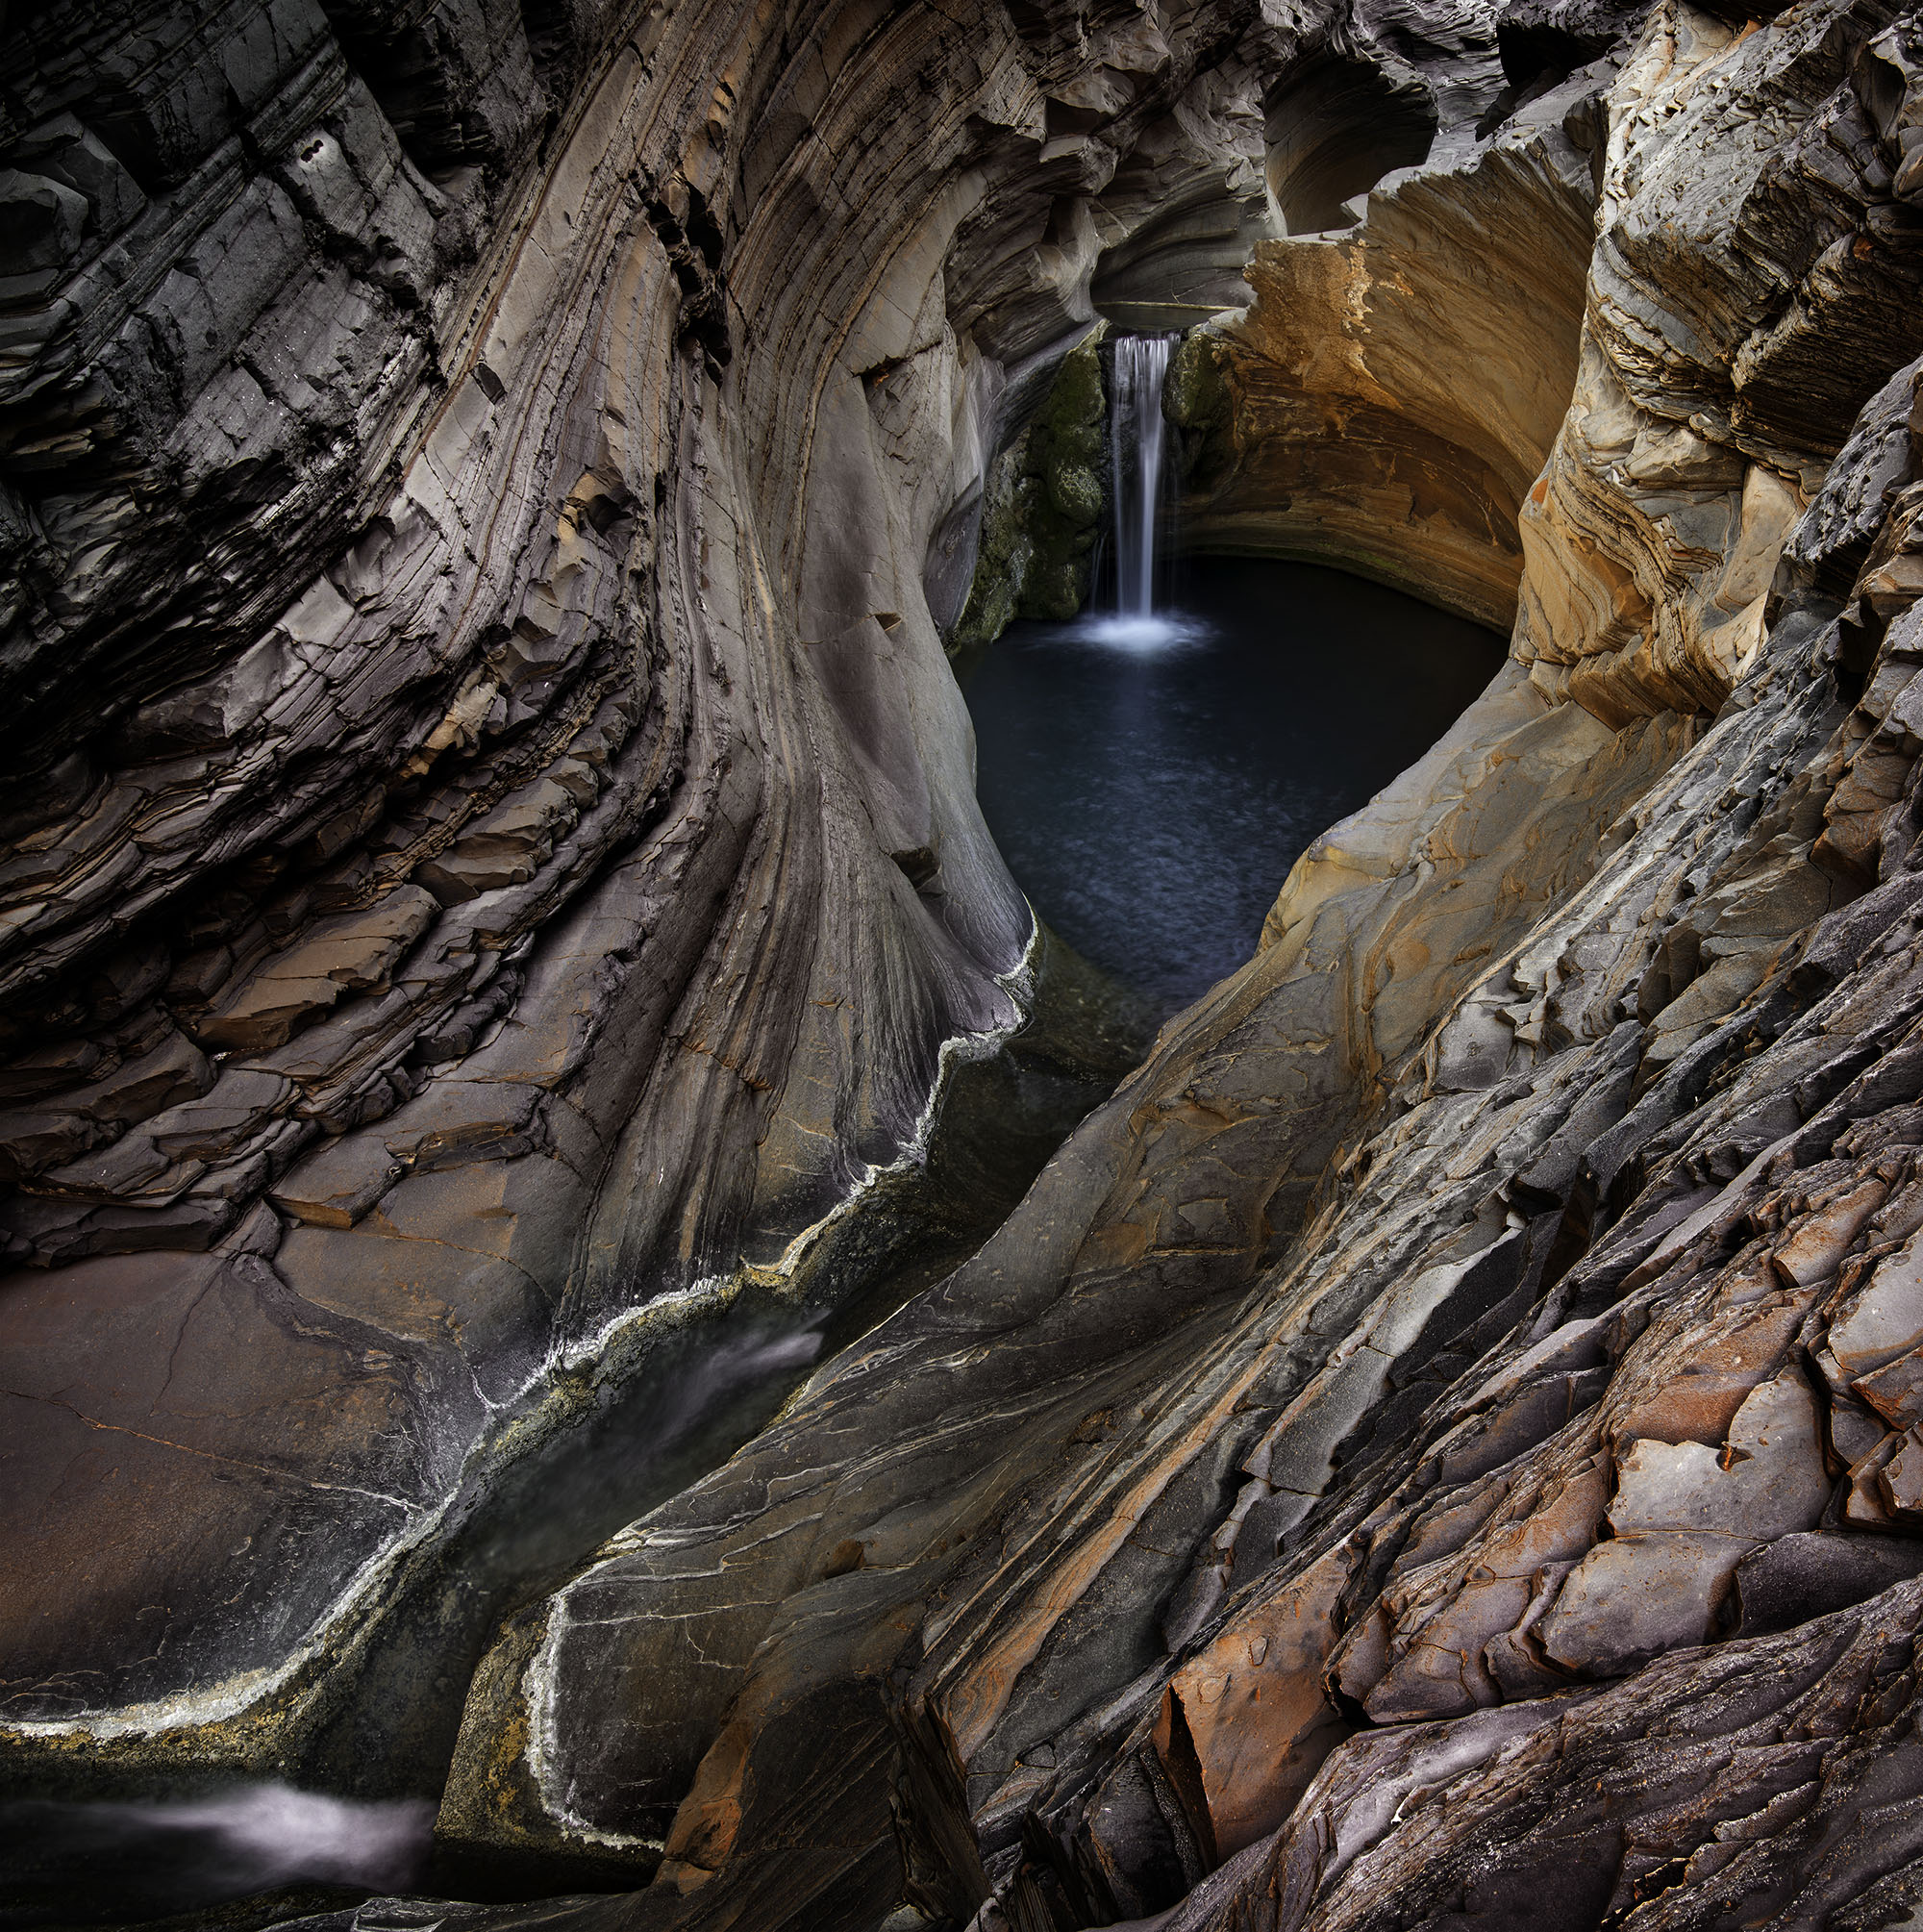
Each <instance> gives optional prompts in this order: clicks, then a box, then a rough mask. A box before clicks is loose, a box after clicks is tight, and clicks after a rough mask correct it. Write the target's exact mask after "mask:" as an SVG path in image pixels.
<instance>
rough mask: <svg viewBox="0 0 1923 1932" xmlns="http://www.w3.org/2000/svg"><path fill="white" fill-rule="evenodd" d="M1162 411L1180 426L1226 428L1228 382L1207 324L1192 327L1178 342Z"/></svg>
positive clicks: (1169, 366) (1209, 428)
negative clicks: (1206, 326) (1201, 326)
mask: <svg viewBox="0 0 1923 1932" xmlns="http://www.w3.org/2000/svg"><path fill="white" fill-rule="evenodd" d="M1161 413H1162V414H1163V415H1165V416H1166V417H1167V418H1168V420H1169V421H1170V422H1172V423H1174V424H1175V425H1176V427H1177V428H1178V429H1191V430H1216V429H1225V428H1227V426H1228V421H1229V385H1228V383H1227V381H1226V380H1225V379H1224V377H1223V374H1222V364H1221V360H1220V353H1219V350H1218V348H1217V346H1216V342H1215V339H1214V337H1213V336H1211V335H1210V334H1209V333H1208V331H1207V330H1206V328H1203V329H1191V330H1190V331H1189V332H1188V334H1187V335H1186V336H1184V337H1183V339H1181V341H1179V342H1178V343H1177V344H1176V345H1175V353H1174V354H1173V355H1172V356H1170V357H1169V359H1168V375H1167V378H1166V379H1165V380H1164V382H1163V384H1162V389H1161Z"/></svg>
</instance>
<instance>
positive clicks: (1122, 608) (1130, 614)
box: [1103, 336, 1176, 644]
mask: <svg viewBox="0 0 1923 1932" xmlns="http://www.w3.org/2000/svg"><path fill="white" fill-rule="evenodd" d="M1174 341H1175V338H1174V337H1173V336H1121V337H1118V338H1117V339H1116V341H1115V353H1114V363H1113V369H1114V377H1113V396H1112V399H1111V404H1110V408H1109V450H1110V457H1111V475H1112V477H1113V479H1114V510H1115V612H1116V615H1115V618H1114V619H1113V620H1112V621H1111V623H1109V624H1107V625H1105V626H1104V627H1103V628H1104V630H1105V631H1106V632H1107V633H1108V634H1109V635H1110V636H1111V638H1112V639H1113V640H1115V641H1117V642H1122V643H1134V644H1153V643H1161V642H1164V641H1166V640H1167V639H1168V638H1170V637H1172V636H1173V635H1174V632H1175V629H1176V627H1175V626H1174V625H1172V624H1170V623H1168V622H1167V620H1166V619H1164V618H1159V617H1158V616H1157V615H1156V614H1155V581H1156V554H1155V550H1156V546H1155V538H1156V522H1157V513H1158V511H1159V509H1160V507H1161V476H1162V451H1163V441H1164V437H1163V431H1164V427H1165V426H1164V424H1163V421H1162V414H1161V386H1162V382H1163V380H1164V378H1165V377H1166V376H1167V374H1168V355H1169V350H1170V348H1171V347H1172V346H1173V344H1174Z"/></svg>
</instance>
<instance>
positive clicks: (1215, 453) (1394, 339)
mask: <svg viewBox="0 0 1923 1932" xmlns="http://www.w3.org/2000/svg"><path fill="white" fill-rule="evenodd" d="M1310 71H1311V74H1312V75H1313V74H1323V73H1324V72H1325V69H1324V68H1323V67H1322V66H1321V65H1319V64H1311V69H1310ZM1607 78H1608V69H1607V66H1606V65H1605V66H1604V67H1602V68H1599V69H1596V70H1586V71H1585V72H1584V73H1583V74H1582V75H1581V76H1579V77H1578V78H1576V79H1574V80H1572V81H1569V82H1567V83H1565V84H1564V85H1563V86H1562V87H1561V88H1558V89H1556V90H1555V91H1553V92H1551V93H1549V94H1547V95H1545V96H1543V97H1541V98H1540V99H1538V100H1537V101H1536V102H1535V103H1533V104H1532V105H1531V106H1530V107H1529V108H1527V109H1525V110H1524V111H1523V112H1522V113H1520V114H1519V115H1517V116H1515V117H1513V118H1512V119H1511V120H1510V121H1509V122H1508V123H1507V124H1506V125H1505V126H1504V128H1503V129H1502V131H1501V132H1500V133H1499V134H1498V135H1497V136H1496V137H1495V138H1494V139H1493V140H1489V141H1481V142H1479V141H1477V140H1476V138H1474V136H1473V133H1472V132H1471V131H1469V130H1466V129H1461V130H1457V131H1454V132H1452V133H1451V134H1449V135H1446V136H1445V137H1444V138H1442V139H1441V140H1440V141H1439V142H1438V143H1437V147H1436V156H1435V158H1434V160H1433V161H1432V163H1431V164H1430V165H1429V166H1427V167H1424V168H1419V169H1415V170H1412V171H1404V172H1401V173H1398V174H1394V175H1392V176H1391V177H1390V179H1389V180H1388V181H1386V183H1384V184H1383V185H1382V186H1381V187H1379V188H1376V190H1375V191H1374V192H1373V193H1371V194H1370V195H1369V196H1368V201H1367V213H1366V218H1365V220H1364V221H1363V223H1362V225H1361V227H1360V228H1358V229H1356V230H1355V231H1354V233H1353V235H1349V236H1342V235H1336V236H1327V237H1322V238H1303V239H1296V240H1289V241H1281V242H1275V241H1271V242H1266V243H1263V244H1261V245H1260V246H1258V248H1257V249H1256V251H1255V257H1254V260H1253V262H1252V263H1251V264H1250V267H1249V270H1248V276H1249V281H1250V282H1251V283H1252V284H1253V286H1254V289H1255V298H1256V299H1255V304H1254V307H1253V308H1251V309H1250V310H1249V311H1248V313H1247V314H1245V315H1244V316H1242V317H1240V318H1239V319H1235V320H1228V321H1224V322H1220V323H1217V324H1213V325H1211V328H1210V329H1209V330H1208V331H1207V332H1205V333H1203V334H1202V335H1200V336H1198V337H1193V338H1191V339H1190V340H1189V343H1188V345H1187V347H1186V352H1185V354H1186V360H1187V361H1189V362H1190V363H1191V364H1194V365H1195V366H1194V367H1193V368H1192V369H1191V371H1190V372H1189V373H1188V376H1187V385H1188V387H1187V389H1183V388H1182V387H1180V386H1179V387H1178V389H1177V393H1176V395H1175V398H1174V401H1173V413H1174V414H1175V417H1176V420H1177V421H1178V422H1179V423H1181V424H1182V425H1183V426H1184V428H1185V429H1186V431H1187V437H1188V449H1187V457H1188V464H1189V475H1188V489H1187V493H1186V496H1185V497H1184V500H1183V502H1182V506H1181V518H1182V520H1181V534H1182V540H1183V542H1184V543H1185V544H1188V545H1192V546H1193V547H1195V548H1198V549H1205V550H1206V549H1229V550H1241V551H1255V552H1266V553H1270V554H1275V555H1283V556H1308V557H1314V558H1318V559H1321V560H1323V561H1327V562H1332V563H1338V564H1340V565H1342V566H1343V567H1345V568H1347V569H1352V570H1356V571H1359V572H1360V573H1361V574H1362V575H1365V576H1370V577H1376V578H1379V579H1381V580H1382V581H1384V582H1386V583H1390V584H1394V585H1396V586H1398V587H1399V588H1401V589H1404V590H1412V591H1414V592H1415V593H1416V594H1418V595H1421V596H1423V597H1426V598H1428V599H1430V600H1432V601H1434V602H1436V603H1440V604H1442V605H1444V606H1445V607H1446V608H1448V609H1450V610H1453V611H1456V612H1459V613H1460V614H1461V615H1464V616H1469V617H1473V618H1475V619H1476V620H1477V621H1479V622H1481V623H1486V624H1488V625H1490V626H1492V627H1495V628H1498V629H1503V630H1507V629H1508V628H1509V626H1510V623H1511V619H1512V617H1513V615H1514V610H1515V596H1516V585H1517V581H1518V578H1519V576H1520V574H1521V568H1522V551H1521V544H1520V539H1519V538H1518V534H1517V528H1516V525H1517V518H1518V515H1519V513H1520V512H1521V509H1522V507H1523V502H1524V498H1525V497H1526V495H1527V494H1528V491H1529V489H1530V488H1531V486H1532V485H1533V484H1534V483H1535V481H1536V475H1537V473H1538V471H1540V469H1541V467H1542V464H1543V460H1544V458H1545V457H1546V456H1547V455H1548V453H1549V449H1550V446H1551V443H1552V442H1553V440H1554V439H1555V437H1556V434H1557V427H1558V425H1559V424H1560V423H1561V419H1562V414H1563V412H1564V410H1565V409H1566V408H1567V406H1568V402H1569V395H1570V390H1571V388H1572V385H1573V384H1574V381H1575V376H1576V348H1577V341H1578V338H1579V333H1580V328H1581V321H1582V314H1583V292H1584V280H1585V275H1586V269H1587V265H1588V260H1589V252H1590V246H1591V241H1592V232H1593V226H1594V219H1595V215H1594V207H1593V203H1594V183H1593V174H1592V159H1591V152H1590V151H1586V150H1585V148H1584V147H1581V146H1579V145H1578V144H1577V142H1578V140H1582V141H1585V142H1586V143H1587V144H1588V149H1589V150H1591V151H1592V150H1593V149H1594V147H1595V146H1596V145H1597V143H1598V139H1599V137H1598V134H1597V120H1598V113H1597V105H1598V103H1597V95H1598V89H1599V88H1600V87H1601V85H1602V84H1603V83H1604V82H1605V81H1606V80H1607ZM1328 85H1330V86H1338V85H1339V84H1338V83H1336V82H1335V81H1330V82H1328ZM1342 98H1344V99H1346V96H1344V97H1342ZM1202 364H1207V365H1208V366H1207V367H1206V368H1204V367H1203V366H1201V365H1202Z"/></svg>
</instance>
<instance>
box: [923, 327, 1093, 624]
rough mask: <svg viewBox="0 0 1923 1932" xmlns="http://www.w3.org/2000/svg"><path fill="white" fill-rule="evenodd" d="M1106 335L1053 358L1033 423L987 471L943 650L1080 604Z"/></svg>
mask: <svg viewBox="0 0 1923 1932" xmlns="http://www.w3.org/2000/svg"><path fill="white" fill-rule="evenodd" d="M1105 333H1106V326H1105V325H1098V326H1097V327H1096V328H1095V329H1093V330H1091V331H1090V332H1089V334H1088V335H1087V336H1086V338H1085V339H1083V340H1082V341H1080V342H1078V343H1077V344H1076V345H1075V347H1074V348H1072V349H1070V350H1069V352H1068V353H1067V355H1065V356H1064V357H1063V358H1062V359H1061V368H1060V369H1058V370H1057V371H1056V376H1055V380H1054V382H1053V383H1052V384H1051V385H1050V386H1049V390H1048V394H1047V396H1046V397H1045V398H1044V399H1043V401H1042V405H1041V407H1040V409H1038V410H1037V411H1036V414H1035V418H1034V420H1033V421H1032V422H1031V423H1030V424H1029V426H1028V427H1027V428H1026V429H1025V430H1024V431H1023V432H1022V433H1021V435H1020V436H1019V437H1017V438H1016V439H1015V440H1014V442H1013V443H1012V444H1011V446H1010V447H1009V448H1008V449H1007V450H1006V451H1004V452H1003V454H1002V455H1001V456H1000V457H998V458H997V459H996V460H995V462H994V464H993V465H992V466H991V467H990V469H989V472H988V477H987V481H986V484H985V486H984V489H983V504H982V530H981V537H980V539H979V547H978V550H977V553H976V560H975V577H974V582H973V583H972V584H971V585H970V586H969V590H968V601H967V604H966V605H965V606H964V607H963V609H962V615H961V618H960V620H959V621H958V622H957V623H956V626H955V629H954V632H953V634H952V636H951V637H950V639H949V648H950V649H951V650H964V649H967V648H968V647H970V646H971V645H977V644H986V643H991V642H992V641H993V640H995V639H996V638H998V637H1000V636H1001V634H1002V632H1003V631H1004V630H1005V629H1007V627H1008V625H1009V623H1010V622H1011V620H1012V619H1013V618H1015V617H1017V616H1021V617H1044V618H1052V619H1056V620H1065V619H1067V618H1069V617H1072V616H1074V615H1075V614H1076V613H1077V612H1078V611H1079V610H1081V608H1082V607H1083V605H1084V604H1086V602H1087V600H1088V579H1089V571H1090V566H1091V563H1092V560H1093V557H1094V552H1095V532H1096V531H1097V529H1099V528H1100V526H1101V523H1102V520H1103V516H1104V514H1106V512H1107V509H1108V505H1109V466H1108V437H1107V433H1106V432H1107V426H1108V413H1109V401H1108V391H1107V389H1106V388H1105V387H1104V385H1103V382H1102V359H1101V355H1100V353H1099V350H1100V345H1101V340H1102V337H1103V335H1104V334H1105Z"/></svg>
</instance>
